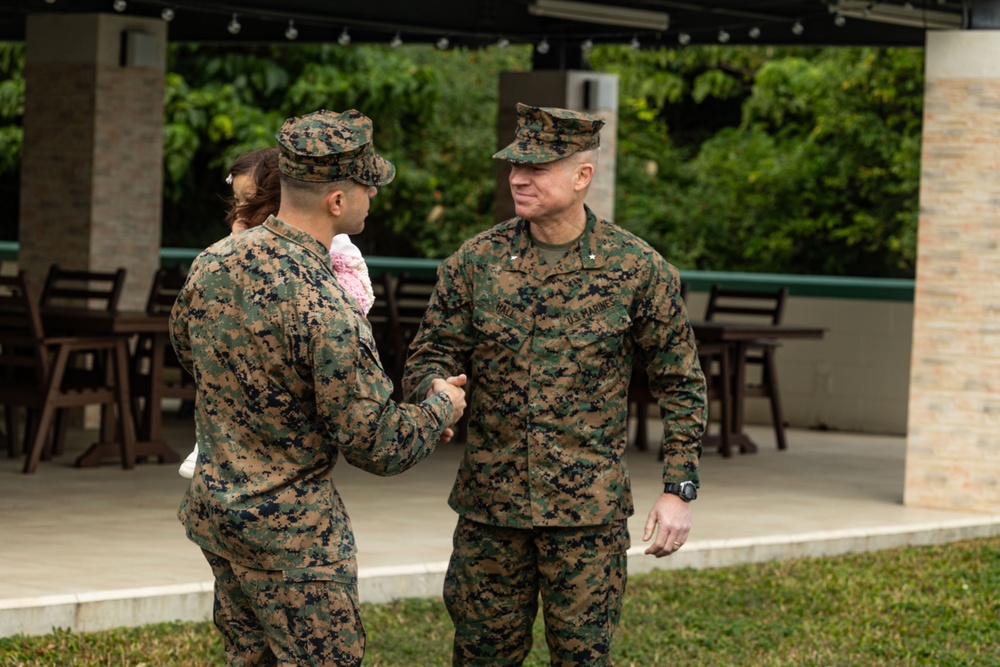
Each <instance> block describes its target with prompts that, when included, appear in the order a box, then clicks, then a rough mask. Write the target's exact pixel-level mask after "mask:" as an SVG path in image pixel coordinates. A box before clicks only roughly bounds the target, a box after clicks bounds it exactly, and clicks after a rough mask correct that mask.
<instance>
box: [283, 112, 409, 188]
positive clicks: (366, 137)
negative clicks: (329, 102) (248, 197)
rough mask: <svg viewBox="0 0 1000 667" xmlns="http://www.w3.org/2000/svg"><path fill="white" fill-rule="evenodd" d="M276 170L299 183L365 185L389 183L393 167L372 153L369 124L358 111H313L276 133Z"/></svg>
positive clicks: (393, 172) (370, 126)
mask: <svg viewBox="0 0 1000 667" xmlns="http://www.w3.org/2000/svg"><path fill="white" fill-rule="evenodd" d="M277 139H278V148H279V149H280V150H281V155H280V157H279V158H278V169H279V170H280V171H281V173H283V174H285V175H286V176H289V177H291V178H294V179H297V180H300V181H315V182H323V181H339V180H341V179H344V178H353V179H354V180H356V181H358V182H359V183H363V184H365V185H374V186H381V185H385V184H386V183H389V182H390V181H392V179H393V177H394V176H395V175H396V168H395V167H394V166H392V163H391V162H389V161H388V160H386V159H385V158H383V157H382V156H380V155H377V154H376V153H375V148H374V146H373V144H372V122H371V120H370V119H369V118H368V117H367V116H365V115H364V114H362V113H361V112H360V111H357V110H355V109H350V110H348V111H345V112H343V113H337V112H335V111H326V110H323V111H316V112H314V113H311V114H307V115H305V116H296V117H294V118H289V119H288V120H286V121H285V123H284V125H282V126H281V131H279V132H278V134H277Z"/></svg>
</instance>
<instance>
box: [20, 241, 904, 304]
mask: <svg viewBox="0 0 1000 667" xmlns="http://www.w3.org/2000/svg"><path fill="white" fill-rule="evenodd" d="M17 248H18V244H17V242H16V241H0V261H15V260H16V259H17ZM199 252H201V250H200V249H198V248H160V263H161V264H162V265H163V266H175V265H177V264H190V263H191V262H192V260H194V258H195V257H197V256H198V253H199ZM365 261H366V262H368V269H369V271H370V272H371V274H372V275H373V276H380V275H382V274H384V273H389V274H392V275H399V274H401V273H407V274H409V275H414V276H419V277H432V276H434V275H435V274H436V273H437V267H438V264H439V263H440V260H437V259H417V258H412V257H375V256H370V257H366V258H365ZM681 279H682V280H683V281H684V282H686V283H687V284H688V287H689V289H691V290H692V291H695V292H707V291H708V290H709V289H710V288H711V286H712V285H713V284H715V283H718V284H720V285H723V286H724V287H730V288H737V289H772V288H775V287H782V286H784V287H788V293H789V294H790V295H791V296H811V297H828V298H839V299H866V300H873V301H913V281H912V280H907V279H901V278H852V277H842V276H794V275H787V274H779V273H737V272H728V271H681Z"/></svg>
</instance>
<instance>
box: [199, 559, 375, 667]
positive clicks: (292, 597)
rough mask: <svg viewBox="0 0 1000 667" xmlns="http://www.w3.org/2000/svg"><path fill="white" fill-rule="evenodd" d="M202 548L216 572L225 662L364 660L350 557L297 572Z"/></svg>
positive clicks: (238, 666)
mask: <svg viewBox="0 0 1000 667" xmlns="http://www.w3.org/2000/svg"><path fill="white" fill-rule="evenodd" d="M202 553H204V554H205V558H207V559H208V563H209V565H211V566H212V573H213V574H214V575H215V611H214V615H215V626H216V627H217V628H219V631H220V632H221V633H222V640H223V644H224V645H225V648H226V665H227V666H228V667H265V666H266V667H279V666H280V667H297V666H299V665H315V666H319V665H330V666H331V667H332V666H334V665H335V666H336V667H344V666H351V665H360V664H361V658H362V657H364V654H365V642H366V635H365V629H364V627H363V626H362V624H361V614H360V608H359V606H358V566H357V562H356V561H355V560H354V559H353V558H351V559H348V560H343V561H340V562H339V563H335V564H333V565H325V566H319V567H311V568H303V569H301V570H254V569H251V568H246V567H242V566H240V565H237V564H236V563H233V562H230V561H228V560H226V559H225V558H222V557H220V556H217V555H215V554H212V553H209V552H208V551H205V550H204V549H203V550H202Z"/></svg>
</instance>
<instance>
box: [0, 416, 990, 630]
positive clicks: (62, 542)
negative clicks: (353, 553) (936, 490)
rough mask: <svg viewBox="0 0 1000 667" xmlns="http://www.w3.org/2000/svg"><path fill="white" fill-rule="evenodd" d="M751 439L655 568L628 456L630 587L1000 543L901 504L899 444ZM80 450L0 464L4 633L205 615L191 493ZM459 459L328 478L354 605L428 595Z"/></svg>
mask: <svg viewBox="0 0 1000 667" xmlns="http://www.w3.org/2000/svg"><path fill="white" fill-rule="evenodd" d="M166 421H167V424H166V435H167V438H168V439H169V441H170V442H171V444H172V445H173V446H174V447H175V449H177V450H178V452H182V454H183V455H186V453H187V451H188V447H189V445H190V444H191V443H192V442H193V425H192V424H191V423H190V422H189V421H186V420H177V419H176V418H173V417H169V416H168V417H167V419H166ZM651 425H652V428H651V431H650V436H651V437H652V438H658V437H659V434H660V431H659V429H658V428H657V427H656V426H655V424H653V422H651ZM750 433H751V435H752V436H753V437H754V439H755V440H756V441H757V442H758V444H759V445H760V452H759V453H757V454H753V455H746V456H735V457H733V458H731V459H722V458H720V457H719V456H717V455H715V454H714V453H711V452H710V453H706V455H705V456H704V458H703V460H702V479H703V483H702V489H701V495H700V497H699V499H698V500H697V501H695V505H694V528H693V530H692V533H691V536H690V539H689V541H688V543H687V545H685V547H684V548H683V549H682V550H681V551H679V552H678V553H677V554H675V555H673V556H671V557H669V558H665V559H660V560H657V559H654V558H651V557H649V556H645V555H643V554H642V551H643V550H644V548H645V545H644V544H643V543H642V542H641V539H642V527H643V523H644V522H645V515H646V512H647V511H648V510H649V507H650V506H651V504H652V502H653V501H654V499H655V498H656V496H657V495H658V494H659V492H660V490H661V489H662V487H661V485H660V465H659V463H657V461H656V455H655V453H653V452H636V451H632V452H630V454H629V457H630V471H631V475H632V479H633V491H634V495H635V499H636V510H637V513H636V516H635V517H633V519H632V520H631V521H630V530H631V533H632V544H633V546H632V550H631V551H630V558H629V572H630V574H636V573H641V572H648V571H651V570H655V569H673V568H684V567H691V568H703V567H719V566H725V565H731V564H738V563H747V562H756V561H763V560H774V559H782V558H796V557H803V556H820V555H833V554H842V553H850V552H857V551H867V550H874V549H882V548H890V547H895V546H902V545H910V544H930V543H936V542H947V541H955V540H960V539H967V538H972V537H980V536H986V535H997V534H1000V516H997V515H983V514H974V513H963V512H951V511H941V510H931V509H923V508H917V507H904V506H903V505H902V495H903V465H904V454H905V440H904V438H902V437H890V436H873V435H860V434H854V433H831V432H817V431H806V430H795V429H792V430H790V431H789V432H788V440H789V449H788V450H787V451H785V452H778V451H777V450H776V449H775V447H774V438H773V434H772V432H771V430H770V428H769V427H750ZM92 439H93V432H88V431H83V430H79V431H76V432H74V433H72V442H71V443H70V445H69V447H68V451H67V453H66V454H64V455H63V456H60V457H59V458H57V459H55V460H52V461H48V462H42V464H41V465H40V466H39V469H38V472H37V473H36V474H34V475H22V474H21V473H20V468H21V463H22V461H20V460H9V459H6V458H4V459H2V460H0V497H2V502H0V636H10V635H14V634H18V633H25V634H44V633H47V632H50V631H51V630H52V628H54V627H59V628H71V629H72V630H74V631H77V632H88V631H95V630H100V629H106V628H110V627H116V626H124V625H141V624H145V623H151V622H160V621H172V620H177V619H183V620H207V619H209V618H210V616H211V608H212V604H211V601H212V593H211V590H212V583H211V572H210V570H209V568H208V566H207V564H206V563H205V561H204V559H203V558H202V556H201V553H200V551H199V550H198V549H197V548H196V547H195V546H194V545H193V544H191V543H190V542H188V541H187V539H186V538H185V536H184V532H183V530H182V528H181V525H180V524H179V523H178V521H177V519H176V516H175V514H176V509H177V504H178V501H179V499H180V497H181V495H182V493H183V491H184V489H185V486H186V484H187V480H185V479H183V478H181V477H179V476H178V475H177V473H176V468H175V466H173V465H170V466H161V465H158V464H142V465H139V466H137V467H136V468H135V469H134V470H131V471H126V470H122V469H121V468H120V467H119V466H118V465H116V464H114V463H109V464H107V465H105V466H102V467H100V468H95V469H77V468H74V467H72V462H73V459H74V458H75V455H76V453H78V452H79V451H82V449H83V448H85V447H86V446H87V445H88V444H89V443H90V441H91V440H92ZM460 454H461V448H460V446H458V445H445V446H442V447H440V448H439V449H438V450H437V451H436V452H435V453H434V454H433V455H432V456H431V457H430V458H429V459H428V460H427V461H425V462H423V463H421V464H420V465H418V466H417V467H416V468H414V469H413V470H411V471H409V472H406V473H404V474H403V475H400V476H398V477H395V478H388V479H384V478H378V477H374V476H372V475H368V474H366V473H363V472H361V471H359V470H357V469H355V468H352V467H350V466H347V465H345V464H340V465H338V467H337V469H336V471H335V477H336V480H337V484H338V488H339V490H340V492H341V494H342V495H343V498H344V501H345V503H346V504H347V508H348V512H349V513H350V515H351V519H352V521H353V524H354V528H355V532H356V535H357V541H358V547H359V549H360V553H359V556H358V563H359V568H360V576H361V586H360V588H361V597H362V601H364V602H381V601H386V600H390V599H393V598H397V597H409V596H422V597H427V596H438V595H440V591H441V584H442V582H443V578H444V569H445V565H446V562H447V559H448V556H449V554H450V549H451V533H452V530H453V528H454V525H455V518H456V516H455V514H454V513H453V512H452V511H451V509H450V508H449V507H448V506H447V503H446V500H447V496H448V492H449V490H450V487H451V483H452V480H453V478H454V475H455V470H456V468H457V466H458V461H459V457H460Z"/></svg>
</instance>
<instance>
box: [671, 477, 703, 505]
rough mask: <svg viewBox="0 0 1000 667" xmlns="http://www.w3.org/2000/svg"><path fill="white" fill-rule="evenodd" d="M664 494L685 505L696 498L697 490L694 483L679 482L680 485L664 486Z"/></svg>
mask: <svg viewBox="0 0 1000 667" xmlns="http://www.w3.org/2000/svg"><path fill="white" fill-rule="evenodd" d="M663 492H664V493H672V494H674V495H675V496H677V497H678V498H680V499H681V500H683V501H684V502H686V503H689V502H691V501H692V500H694V499H695V498H697V497H698V489H697V487H695V485H694V482H681V483H680V484H676V483H674V484H664V485H663Z"/></svg>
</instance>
